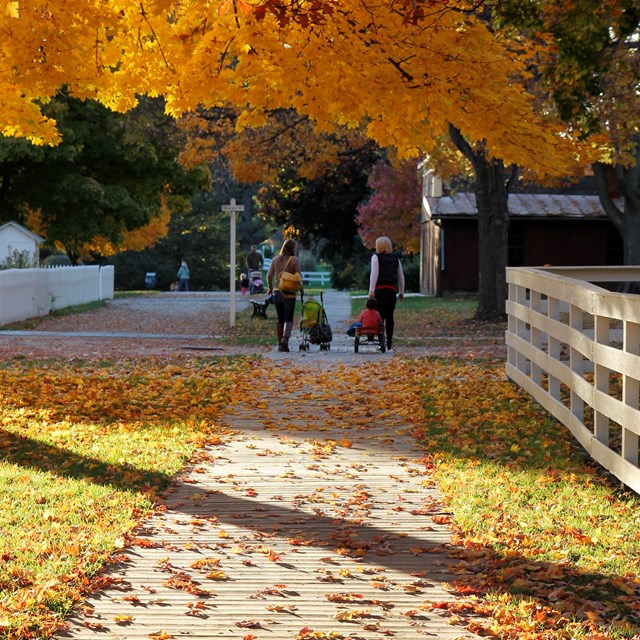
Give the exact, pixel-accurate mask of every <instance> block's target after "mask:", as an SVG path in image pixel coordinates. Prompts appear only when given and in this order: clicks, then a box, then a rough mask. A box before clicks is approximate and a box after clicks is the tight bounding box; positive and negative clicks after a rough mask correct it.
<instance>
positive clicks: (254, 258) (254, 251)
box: [245, 244, 264, 277]
mask: <svg viewBox="0 0 640 640" xmlns="http://www.w3.org/2000/svg"><path fill="white" fill-rule="evenodd" d="M245 262H246V263H247V271H248V272H249V277H251V272H252V271H260V270H261V269H262V266H263V265H264V256H263V255H262V254H261V253H260V252H259V251H258V247H257V246H256V245H255V244H252V245H251V251H249V253H247V257H246V259H245Z"/></svg>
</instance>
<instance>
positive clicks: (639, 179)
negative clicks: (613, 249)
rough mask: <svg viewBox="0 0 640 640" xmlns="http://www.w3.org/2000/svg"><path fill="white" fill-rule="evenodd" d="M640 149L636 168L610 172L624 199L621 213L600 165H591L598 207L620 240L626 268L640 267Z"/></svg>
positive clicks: (622, 168)
mask: <svg viewBox="0 0 640 640" xmlns="http://www.w3.org/2000/svg"><path fill="white" fill-rule="evenodd" d="M638 162H640V146H638V147H637V148H636V164H635V165H634V166H631V167H622V166H620V165H615V166H614V167H613V170H614V172H615V175H616V178H617V186H618V188H619V190H620V193H621V195H622V198H623V208H622V209H620V208H619V207H618V206H617V205H616V203H615V202H614V201H613V198H612V194H611V191H610V188H609V181H608V180H607V175H606V168H605V165H603V164H602V163H599V162H598V163H596V164H594V165H593V172H594V174H595V176H596V186H597V189H598V196H599V197H600V203H601V204H602V208H603V209H604V210H605V213H606V214H607V216H609V219H610V220H611V222H613V224H614V225H615V227H616V229H618V231H619V232H620V235H621V236H622V247H623V261H624V264H628V265H640V165H639V164H638Z"/></svg>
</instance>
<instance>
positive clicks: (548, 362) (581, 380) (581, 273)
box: [506, 267, 640, 493]
mask: <svg viewBox="0 0 640 640" xmlns="http://www.w3.org/2000/svg"><path fill="white" fill-rule="evenodd" d="M507 282H508V284H509V298H508V301H507V313H508V316H509V325H508V329H507V332H506V344H507V348H508V357H507V365H506V373H507V375H508V376H509V378H511V379H512V380H513V381H514V382H516V383H517V384H519V385H520V386H521V387H522V388H523V389H525V391H527V392H528V393H529V394H530V395H531V396H533V398H535V399H536V400H537V401H538V402H539V403H540V404H541V405H542V406H543V407H544V408H545V409H546V410H547V411H549V412H550V413H551V414H552V415H553V416H555V417H556V418H557V419H558V420H559V421H560V422H562V423H563V424H564V425H565V426H566V427H568V428H569V430H570V431H571V433H572V434H573V435H574V436H575V438H576V439H577V440H578V442H580V444H581V445H582V446H583V447H584V448H585V449H586V450H587V452H588V453H589V454H590V455H591V457H592V458H593V459H594V460H596V461H597V462H598V463H599V464H601V465H602V466H603V467H605V468H606V469H607V470H609V471H610V472H611V473H612V474H613V475H615V476H616V477H617V478H619V479H620V480H621V481H622V482H623V483H624V484H625V485H627V486H628V487H630V488H631V489H633V490H634V491H635V492H637V493H640V469H639V468H638V457H639V439H640V410H639V409H640V296H637V295H631V294H623V293H612V292H610V291H608V290H606V289H603V288H602V287H599V286H597V285H595V284H593V283H594V282H610V283H616V282H640V268H639V267H564V268H562V267H554V268H551V267H549V268H527V267H518V268H509V269H507Z"/></svg>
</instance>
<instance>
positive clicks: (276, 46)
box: [0, 0, 574, 173]
mask: <svg viewBox="0 0 640 640" xmlns="http://www.w3.org/2000/svg"><path fill="white" fill-rule="evenodd" d="M467 8H468V7H467V6H466V3H465V2H454V3H452V5H451V7H447V5H446V4H443V3H441V2H434V1H432V0H422V1H418V2H412V3H403V2H398V3H391V2H389V3H386V2H385V3H377V4H366V3H360V2H345V3H337V2H333V1H331V0H329V1H326V2H302V3H299V2H291V3H289V2H282V1H280V0H278V1H277V2H276V1H275V0H267V1H266V2H260V3H258V4H257V5H253V4H252V5H249V4H247V3H245V2H244V0H228V1H226V2H222V3H221V4H220V5H219V6H218V7H217V8H213V7H212V5H211V3H210V2H208V1H207V0H192V1H191V2H188V3H186V2H178V1H173V2H172V1H168V0H147V1H146V2H141V3H131V2H125V1H124V0H115V1H113V2H109V3H103V2H96V1H87V0H51V2H49V3H47V5H46V8H45V9H43V8H42V7H40V6H38V7H36V6H24V7H23V6H22V5H20V4H19V3H15V2H10V3H8V4H7V5H6V11H5V12H4V14H3V15H0V30H1V32H2V34H3V38H2V41H1V44H0V95H1V96H2V98H3V101H4V105H3V110H2V113H3V115H2V120H1V123H2V128H1V130H2V132H3V133H4V134H5V135H24V136H30V137H32V138H33V139H34V140H36V141H39V142H52V141H56V140H57V139H58V132H57V131H56V129H55V125H54V123H53V122H52V121H51V120H48V119H47V118H46V116H45V115H44V114H43V113H42V110H41V108H40V104H41V101H42V100H46V99H48V98H50V97H52V96H54V95H55V94H56V92H57V91H58V89H59V87H60V86H61V85H62V84H63V83H66V84H67V85H68V86H69V88H70V91H71V92H72V94H73V95H74V96H77V97H79V98H93V99H96V100H99V101H101V102H103V104H105V105H107V106H108V107H110V108H113V109H117V110H126V109H129V108H132V107H133V106H135V104H136V102H137V97H138V96H139V95H140V94H149V95H152V96H153V95H160V94H161V95H163V96H164V97H165V99H166V104H167V110H168V112H169V113H170V114H172V115H181V114H183V113H185V112H188V111H192V110H195V109H196V108H197V107H198V106H205V107H215V106H224V105H226V104H233V105H237V106H239V107H241V113H240V115H239V117H238V120H237V122H236V125H235V126H236V130H238V131H240V130H242V129H244V128H246V127H251V126H255V125H261V124H264V122H265V121H266V117H267V115H266V114H267V113H268V112H270V111H273V110H274V109H279V108H289V107H293V108H294V109H296V110H297V111H298V112H299V113H300V114H302V115H306V116H308V117H309V118H310V119H311V120H313V121H314V123H315V125H316V127H317V128H318V129H319V130H330V129H332V128H333V127H335V126H336V125H345V126H349V127H350V126H356V125H359V124H364V125H365V126H366V131H367V134H368V135H369V136H371V137H372V138H373V139H374V140H376V141H377V142H378V143H379V144H380V145H381V146H383V147H395V148H397V149H398V150H399V152H400V155H401V156H402V155H418V154H421V153H424V152H426V151H428V150H429V148H430V147H431V146H432V145H433V138H434V135H439V134H442V133H446V131H447V130H448V125H449V122H453V124H454V125H455V126H456V127H458V128H459V129H460V130H461V131H463V132H464V134H465V135H466V136H467V137H468V138H469V139H470V140H472V141H475V140H486V141H487V146H488V148H489V149H491V150H492V153H494V154H496V155H498V156H500V157H501V158H503V159H504V160H505V162H507V163H511V162H514V163H517V164H519V165H524V166H535V167H536V168H537V169H538V170H539V171H541V172H542V173H554V172H560V173H561V172H563V171H564V170H565V169H566V163H567V162H568V161H569V160H570V159H573V152H574V149H573V148H572V147H571V145H570V144H569V142H570V141H569V140H568V138H567V137H563V136H562V135H561V134H562V128H561V127H560V126H559V125H558V123H557V122H554V121H553V119H552V118H550V117H547V116H546V115H545V116H541V115H539V114H538V113H537V112H536V108H535V106H536V105H535V104H534V101H533V99H532V97H531V96H530V95H529V93H528V92H527V91H526V89H525V87H524V86H523V84H522V83H521V82H519V81H517V79H518V78H523V77H526V76H527V69H526V67H525V64H524V63H523V62H521V61H519V58H518V56H517V55H516V51H515V49H514V48H513V47H512V46H511V44H512V43H511V41H509V40H502V39H500V38H499V37H497V36H496V35H495V33H494V32H492V31H491V30H490V29H488V28H487V26H486V25H485V24H484V23H483V22H482V21H481V20H479V19H477V18H476V17H475V15H474V14H473V13H472V12H470V11H465V9H467ZM514 80H516V81H514Z"/></svg>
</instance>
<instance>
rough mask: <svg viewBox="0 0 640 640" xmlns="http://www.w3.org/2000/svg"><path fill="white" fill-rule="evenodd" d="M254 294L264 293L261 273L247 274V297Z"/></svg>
mask: <svg viewBox="0 0 640 640" xmlns="http://www.w3.org/2000/svg"><path fill="white" fill-rule="evenodd" d="M255 293H264V284H263V283H262V271H252V272H251V273H250V274H249V295H251V296H252V295H254V294H255Z"/></svg>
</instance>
